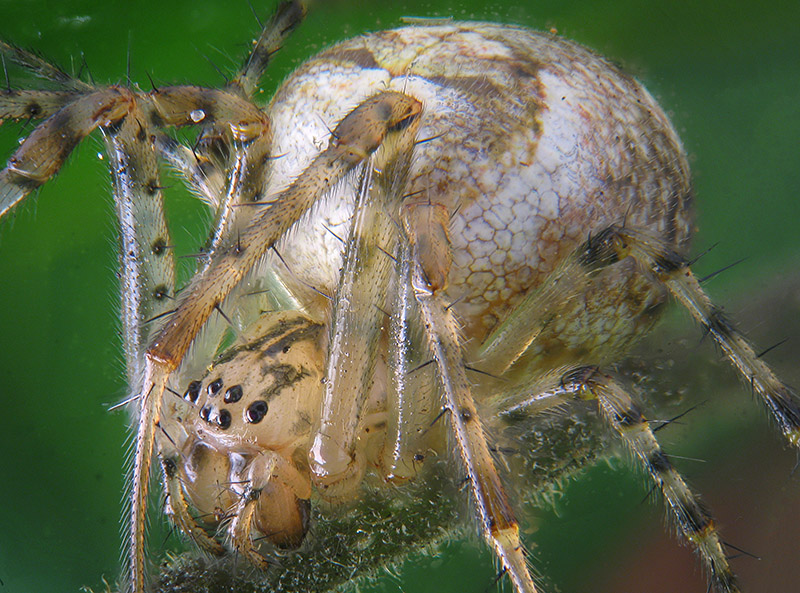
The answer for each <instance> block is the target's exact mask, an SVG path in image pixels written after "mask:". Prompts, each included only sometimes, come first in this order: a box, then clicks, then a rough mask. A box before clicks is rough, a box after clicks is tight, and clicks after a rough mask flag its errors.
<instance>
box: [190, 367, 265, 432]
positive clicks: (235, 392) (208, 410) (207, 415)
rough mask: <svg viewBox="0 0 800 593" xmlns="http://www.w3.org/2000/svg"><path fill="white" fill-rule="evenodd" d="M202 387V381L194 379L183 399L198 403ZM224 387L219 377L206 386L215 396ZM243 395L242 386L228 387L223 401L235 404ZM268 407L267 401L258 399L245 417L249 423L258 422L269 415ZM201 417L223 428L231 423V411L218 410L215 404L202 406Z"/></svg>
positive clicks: (211, 394)
mask: <svg viewBox="0 0 800 593" xmlns="http://www.w3.org/2000/svg"><path fill="white" fill-rule="evenodd" d="M202 387H203V384H202V383H201V382H200V381H192V382H191V383H189V386H188V387H187V388H186V392H185V393H184V394H183V399H185V400H187V401H190V402H192V403H193V404H196V403H197V399H198V398H199V397H200V389H202ZM222 387H223V384H222V379H221V378H219V377H218V378H216V379H214V380H213V381H211V382H210V383H209V384H208V386H207V387H206V393H208V396H209V397H214V396H215V395H217V394H218V393H219V392H220V391H221V390H222ZM243 395H244V391H243V390H242V386H241V385H234V386H233V387H228V389H226V390H225V393H224V394H223V396H222V401H223V402H225V403H226V404H235V403H236V402H238V401H239V400H240V399H242V396H243ZM268 409H269V406H267V402H265V401H264V400H256V401H254V402H253V403H252V404H250V405H249V406H247V410H245V413H244V419H245V421H246V422H248V423H249V424H258V423H259V422H261V421H262V420H263V419H264V416H266V415H267V411H268ZM200 418H202V419H203V420H205V421H206V422H208V423H214V424H216V425H217V426H219V427H220V428H221V429H223V430H225V429H226V428H229V427H230V425H231V413H230V412H229V411H228V410H226V409H224V408H223V409H221V410H219V411H218V412H216V411H215V408H214V406H212V405H211V404H207V405H205V406H203V407H202V409H201V410H200Z"/></svg>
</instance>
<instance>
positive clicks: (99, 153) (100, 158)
mask: <svg viewBox="0 0 800 593" xmlns="http://www.w3.org/2000/svg"><path fill="white" fill-rule="evenodd" d="M97 158H98V159H99V160H101V161H102V160H103V153H102V152H98V153H97Z"/></svg>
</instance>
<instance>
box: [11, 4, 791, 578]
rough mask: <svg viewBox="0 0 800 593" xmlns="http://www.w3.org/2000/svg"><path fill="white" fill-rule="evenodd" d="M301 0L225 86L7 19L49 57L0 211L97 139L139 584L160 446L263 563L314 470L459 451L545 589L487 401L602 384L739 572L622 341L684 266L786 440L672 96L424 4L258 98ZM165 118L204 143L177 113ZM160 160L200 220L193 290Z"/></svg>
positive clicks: (694, 310) (655, 465)
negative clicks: (160, 77) (90, 66)
mask: <svg viewBox="0 0 800 593" xmlns="http://www.w3.org/2000/svg"><path fill="white" fill-rule="evenodd" d="M303 14H304V8H303V6H302V3H300V2H284V3H281V4H280V5H279V7H278V8H277V10H276V12H275V14H274V16H273V18H272V20H271V21H270V22H269V23H268V24H267V25H266V27H265V28H264V31H263V32H262V34H261V36H260V38H259V39H258V41H257V42H256V43H255V45H254V47H253V50H252V52H251V54H250V55H249V57H248V59H247V61H246V62H245V65H244V66H243V67H242V69H241V70H240V71H239V72H238V73H237V75H236V76H235V77H233V78H232V79H231V80H230V82H229V83H228V84H227V85H226V86H225V87H224V88H220V89H211V88H202V87H196V86H166V87H159V88H154V89H153V90H152V91H150V92H143V91H140V90H138V89H133V88H127V87H122V86H109V87H100V86H96V85H94V84H88V83H85V82H83V81H81V80H79V79H77V78H74V77H71V76H69V75H67V74H66V73H64V72H63V71H61V70H59V69H57V68H55V67H54V66H52V65H50V64H48V63H46V62H44V61H43V60H42V59H40V58H39V57H37V56H35V55H33V54H30V53H28V52H25V51H22V50H19V49H17V48H15V47H13V46H10V45H7V44H0V50H2V53H3V55H4V56H5V59H7V60H10V61H13V62H16V63H17V64H20V65H22V66H23V67H25V68H27V69H30V70H32V71H34V72H35V73H37V74H38V75H40V76H42V77H44V78H46V79H48V80H50V81H52V82H54V83H56V86H57V90H54V91H53V90H48V91H44V90H22V89H19V90H12V89H9V90H5V91H1V92H0V121H2V120H4V119H12V120H16V119H27V118H34V119H41V120H43V121H42V122H41V123H40V124H39V125H38V127H36V128H35V129H34V130H33V131H32V133H31V134H30V135H29V136H28V137H27V139H26V140H25V141H24V142H23V143H22V144H21V146H20V147H19V149H18V150H17V151H16V152H15V153H14V154H13V155H12V156H11V157H10V159H9V161H8V165H7V167H6V168H5V169H3V170H2V172H0V216H2V215H4V214H7V213H8V212H9V211H10V210H11V209H12V208H13V207H14V206H15V205H16V204H17V203H18V202H20V201H21V200H22V199H23V198H24V197H25V196H26V195H27V194H28V193H30V192H31V191H32V190H34V189H36V188H37V187H39V186H40V185H42V184H43V183H45V182H47V180H48V179H50V178H51V177H52V176H53V175H55V174H56V172H57V171H58V170H59V168H60V167H61V166H62V164H63V163H64V161H65V159H66V158H67V156H68V155H69V153H70V152H71V151H72V149H73V148H74V147H75V146H76V145H77V144H78V143H79V142H80V141H81V140H82V139H83V138H84V137H86V136H87V135H88V134H89V133H91V132H92V131H93V130H95V129H99V130H100V131H101V133H102V135H103V138H104V142H105V147H106V152H107V154H108V157H109V162H110V169H111V174H112V179H113V192H114V198H115V203H116V209H117V214H118V217H119V229H120V236H121V253H120V264H121V269H122V274H121V277H122V284H123V286H122V294H123V299H122V314H123V324H124V334H125V347H126V355H127V367H128V378H129V382H130V385H131V392H132V396H131V399H130V405H131V407H132V408H134V410H135V417H136V421H135V427H136V428H135V430H136V441H135V444H136V448H135V457H134V464H133V475H132V481H131V514H130V519H129V530H128V532H129V542H128V545H129V555H128V563H129V566H128V568H129V578H130V587H131V588H132V590H133V591H134V592H135V593H142V592H143V591H144V590H145V535H144V516H145V511H146V506H147V500H148V482H149V476H150V473H151V465H152V461H153V459H154V458H157V459H158V460H159V463H160V466H161V470H162V471H161V474H162V479H163V484H164V489H165V491H166V495H167V505H166V509H167V513H168V515H169V516H170V517H171V519H172V521H173V522H174V523H175V525H176V526H177V527H178V528H179V529H180V530H181V531H182V532H183V533H184V534H185V535H186V536H188V537H189V538H190V539H191V540H192V541H194V542H195V543H196V544H197V545H198V546H200V547H201V548H202V549H204V550H206V551H208V552H210V553H213V554H224V553H225V550H226V548H227V549H230V550H233V551H235V552H236V554H238V555H239V556H241V557H243V558H246V559H247V560H249V561H250V562H251V563H252V564H254V565H255V566H257V567H260V568H263V569H264V570H267V571H276V570H282V569H281V568H280V567H276V566H274V564H275V561H274V559H273V551H274V550H275V549H276V548H278V549H295V548H297V547H299V546H301V545H302V543H303V541H304V538H306V535H307V532H308V531H309V528H310V527H309V524H310V517H311V510H312V508H313V505H314V504H315V502H316V501H317V500H320V499H321V500H324V501H327V502H328V503H337V502H340V501H352V500H354V499H356V498H357V497H358V493H359V491H360V490H361V489H362V487H363V484H364V481H365V479H366V478H367V477H368V478H370V480H371V481H372V482H375V481H376V480H375V479H376V478H377V479H378V481H384V482H388V483H391V484H395V485H397V486H398V487H399V488H404V487H407V486H406V485H405V484H406V482H416V481H419V480H425V479H426V477H425V474H426V472H429V471H430V470H429V466H430V465H431V463H430V461H429V460H431V459H432V458H435V457H437V456H438V457H447V456H448V455H449V456H450V457H451V458H452V459H454V460H456V461H457V463H455V464H452V469H451V474H452V476H451V477H452V479H453V481H454V482H458V483H459V484H461V485H462V486H463V490H466V491H467V492H468V496H469V497H470V499H471V503H472V507H473V509H474V515H475V519H476V521H477V524H478V525H479V529H480V532H481V533H482V535H483V537H484V538H485V540H486V541H487V543H488V544H489V546H490V547H491V548H492V549H493V550H494V552H495V554H496V555H497V557H498V559H499V562H500V564H501V567H502V571H503V573H504V574H505V575H507V577H508V579H509V580H510V581H511V583H512V586H513V588H514V590H515V591H517V592H518V593H523V592H524V593H533V592H535V591H536V590H537V589H536V586H535V585H534V581H533V579H532V577H531V571H530V570H529V567H528V560H527V558H526V554H525V549H524V546H523V542H522V541H521V538H520V531H519V528H518V523H517V520H516V518H515V513H514V511H513V507H514V504H513V501H510V500H509V496H508V494H507V491H508V489H507V487H506V486H505V485H504V477H503V476H504V474H503V472H501V471H499V470H498V463H497V460H496V453H497V451H498V449H499V446H498V439H499V437H498V436H497V435H498V431H502V426H503V425H504V423H509V422H512V419H513V418H514V417H518V416H519V415H528V416H532V415H534V414H538V413H541V412H542V411H544V410H548V409H552V408H554V407H556V406H564V405H571V404H572V403H573V402H575V401H576V400H593V401H595V402H596V404H597V407H598V409H599V411H600V416H601V417H602V418H603V419H604V422H605V424H606V425H607V427H608V428H610V429H611V432H613V433H615V434H616V435H617V436H618V437H619V439H621V440H622V442H623V443H624V444H625V445H626V446H627V447H628V448H629V449H630V451H631V452H632V453H633V454H634V457H635V458H637V459H638V460H639V462H640V463H641V464H642V466H643V468H644V469H645V471H646V473H647V474H648V475H649V476H650V478H651V479H652V480H653V482H654V484H655V487H656V488H657V490H658V491H659V492H660V493H661V494H662V496H663V498H664V501H665V503H666V505H667V507H668V508H669V510H670V512H671V514H672V518H673V520H674V522H675V524H676V525H677V528H678V530H679V532H680V533H681V535H682V536H683V537H684V538H685V539H686V540H687V541H688V542H689V543H690V544H691V545H692V546H694V547H695V549H696V550H697V552H698V554H699V556H700V557H701V559H702V561H703V563H704V564H705V566H706V568H707V570H708V573H709V578H710V580H711V583H712V585H713V587H714V589H715V590H716V591H719V592H734V591H738V588H737V585H736V579H735V577H734V575H733V573H732V571H731V569H730V567H729V565H728V561H727V558H726V553H725V550H724V547H723V545H722V543H721V542H720V539H719V536H718V534H717V531H716V529H715V527H714V523H713V521H712V519H711V517H710V515H709V514H708V513H707V512H706V511H705V510H704V508H703V507H702V506H701V505H700V504H699V502H698V499H697V497H696V495H695V494H694V493H693V492H692V491H691V489H690V488H689V487H688V486H687V485H686V483H685V482H684V480H683V479H682V478H681V476H680V475H679V474H678V473H677V471H676V470H675V468H674V467H673V466H672V464H671V463H670V460H669V458H668V457H667V456H666V455H665V453H664V452H663V451H662V449H661V447H660V446H659V444H658V442H657V441H656V439H655V437H654V435H653V431H652V430H651V428H650V426H649V425H648V423H647V421H646V420H645V416H644V414H643V412H642V411H641V410H640V408H639V406H638V405H637V404H636V403H635V402H634V398H633V397H632V396H631V394H630V392H629V390H628V389H627V388H626V387H625V386H624V385H623V384H622V382H620V381H619V380H617V379H616V378H615V377H614V376H613V375H612V374H610V373H609V370H608V367H609V365H610V364H611V363H613V362H615V361H618V360H620V359H621V358H622V357H623V356H624V355H625V353H626V352H627V351H628V350H629V348H630V346H631V344H632V343H633V342H634V341H635V340H636V339H638V338H639V337H641V336H642V335H643V334H644V333H645V332H646V331H647V329H648V328H649V327H650V326H651V325H652V323H653V321H654V320H655V318H656V317H657V315H658V313H659V312H660V311H661V309H662V305H663V304H664V303H665V302H666V300H667V299H668V297H670V296H671V297H673V298H674V299H676V300H677V301H678V302H680V303H681V304H682V305H683V306H684V307H686V308H687V309H688V310H689V312H690V313H691V314H692V316H693V317H694V318H695V319H696V320H697V321H698V322H699V323H700V324H702V326H703V327H704V328H705V329H706V330H707V331H708V333H709V334H710V335H711V336H712V337H713V338H714V339H715V340H716V341H717V343H718V344H719V346H720V348H721V349H722V351H723V352H724V353H725V354H726V355H727V357H728V358H729V359H730V361H731V362H732V363H733V365H734V366H735V367H736V368H737V369H738V371H739V372H740V373H741V375H742V376H743V377H744V378H745V379H746V380H747V381H748V383H750V384H751V385H752V388H753V390H754V391H755V392H756V393H757V394H758V395H759V396H760V397H761V399H762V400H763V402H764V403H765V404H766V406H767V408H768V409H769V410H770V412H771V413H772V415H773V416H774V418H775V419H776V421H777V423H778V426H779V427H780V429H781V430H782V431H783V433H784V435H785V436H786V438H787V439H788V441H789V442H790V443H791V444H793V445H797V444H798V440H800V410H799V409H798V404H797V401H796V399H795V398H794V396H793V395H792V394H791V392H790V391H789V389H788V388H787V387H786V386H785V385H784V384H783V383H782V382H781V381H780V380H779V379H777V378H776V377H775V375H774V374H773V373H772V371H771V370H770V369H769V368H768V367H767V366H766V364H765V363H764V362H763V361H762V360H761V359H760V358H759V357H758V356H756V355H755V353H754V351H753V349H752V348H751V346H750V345H749V344H748V342H747V341H746V340H745V339H744V338H743V337H742V336H741V335H740V334H739V333H738V332H737V331H736V330H735V329H734V327H733V326H732V324H731V323H730V322H729V321H728V320H727V319H726V318H725V317H724V316H723V314H722V313H721V311H720V310H719V309H718V308H717V307H715V306H714V305H713V304H712V303H711V302H710V301H709V299H708V298H707V297H706V295H705V294H704V292H703V291H702V289H701V288H700V286H699V283H698V281H697V280H696V279H695V277H694V276H693V275H692V273H691V271H690V270H689V267H688V263H687V260H686V259H685V253H686V249H687V242H688V240H689V238H690V228H691V225H692V218H691V200H692V190H691V183H690V176H689V169H688V165H687V161H686V157H685V154H684V151H683V148H682V147H681V144H680V141H679V139H678V137H677V135H676V133H675V131H674V130H673V128H672V126H671V124H670V122H669V121H668V119H667V117H666V116H665V115H664V113H663V111H662V110H661V109H660V108H659V106H658V105H657V104H656V103H655V101H654V100H653V99H652V97H651V96H650V95H649V94H648V93H647V91H646V90H645V89H643V88H642V86H641V85H640V84H639V83H638V82H637V81H636V80H634V79H632V78H631V77H629V76H627V75H625V74H623V73H621V72H620V71H619V70H618V69H617V68H616V67H614V66H612V65H611V64H609V63H608V62H607V61H605V60H604V59H603V58H601V57H599V56H597V55H596V54H594V53H592V52H591V51H588V50H586V49H585V48H583V47H581V46H579V45H576V44H574V43H572V42H569V41H567V40H564V39H562V38H560V37H558V36H556V35H554V34H547V33H538V32H534V31H530V30H527V29H524V28H519V27H512V26H504V25H496V24H489V23H458V22H433V21H431V22H425V21H415V22H414V23H413V24H412V25H411V26H407V27H405V28H401V29H396V30H391V31H383V32H378V33H373V34H368V35H364V36H361V37H357V38H355V39H351V40H348V41H344V42H341V43H339V44H337V45H335V46H333V47H331V48H329V49H327V50H325V51H323V52H322V53H320V54H319V55H317V56H315V57H313V58H312V59H310V60H309V61H307V62H306V63H304V64H303V65H302V66H300V68H298V70H297V71H296V72H295V73H294V74H293V75H292V76H291V77H290V78H289V79H288V80H287V81H286V82H285V83H284V84H283V85H282V86H281V88H280V89H279V90H278V92H277V93H276V94H275V96H274V98H273V99H272V101H271V103H270V104H269V105H268V106H267V107H265V108H262V107H260V106H258V105H256V104H255V103H254V102H253V100H252V96H253V94H254V91H255V90H256V88H257V85H258V82H259V79H260V77H261V75H262V73H263V72H264V70H265V68H266V66H267V64H268V62H269V60H270V57H271V56H272V54H273V53H274V52H275V51H276V50H277V49H278V48H279V47H280V45H281V44H282V43H283V41H284V40H285V38H286V37H287V36H288V34H289V33H290V32H291V30H292V29H293V28H294V27H295V26H296V25H297V24H298V23H299V22H300V21H301V20H302V16H303ZM178 126H194V127H196V128H197V129H198V136H197V141H196V143H194V144H193V145H191V146H187V145H184V144H182V143H181V142H180V141H178V140H176V139H175V138H174V137H173V136H170V135H168V134H167V131H168V129H169V128H171V127H178ZM159 161H163V162H166V163H168V164H170V165H171V166H172V167H174V168H175V169H176V170H177V171H179V172H180V173H181V174H182V175H183V177H184V178H185V180H186V183H187V185H188V186H189V187H190V188H191V189H192V190H193V191H194V193H195V194H196V195H197V196H198V197H199V198H200V199H202V200H203V201H205V202H206V203H207V204H208V205H209V207H210V208H211V209H212V211H213V212H214V215H215V221H216V222H215V225H214V228H213V232H212V234H211V236H210V237H209V239H208V241H207V243H206V245H205V249H204V257H203V258H202V259H201V263H200V265H199V269H198V272H197V274H196V275H195V277H194V278H193V279H192V280H191V282H189V284H188V285H187V286H185V287H183V288H182V289H181V290H180V293H178V292H177V290H176V286H175V275H174V256H173V253H172V250H171V249H170V248H169V246H170V245H171V241H170V237H169V229H168V226H167V223H166V220H165V217H164V212H163V204H162V193H163V188H162V185H161V183H160V180H159V172H158V164H159ZM448 450H449V451H448Z"/></svg>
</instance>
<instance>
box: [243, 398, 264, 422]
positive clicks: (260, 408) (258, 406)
mask: <svg viewBox="0 0 800 593" xmlns="http://www.w3.org/2000/svg"><path fill="white" fill-rule="evenodd" d="M268 409H269V407H268V406H267V402H265V401H264V400H258V401H254V402H253V403H252V404H250V405H249V406H248V407H247V410H246V411H245V413H244V418H245V420H247V422H249V423H250V424H258V423H259V422H261V421H262V420H263V419H264V416H266V415H267V410H268Z"/></svg>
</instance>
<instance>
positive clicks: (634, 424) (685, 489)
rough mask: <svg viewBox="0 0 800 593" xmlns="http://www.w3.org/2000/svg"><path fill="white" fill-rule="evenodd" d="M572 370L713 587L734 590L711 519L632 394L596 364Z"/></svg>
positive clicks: (725, 592)
mask: <svg viewBox="0 0 800 593" xmlns="http://www.w3.org/2000/svg"><path fill="white" fill-rule="evenodd" d="M572 376H573V377H574V378H575V381H576V382H577V383H578V384H580V385H582V391H583V394H584V395H583V397H591V398H596V399H597V402H598V406H599V408H600V411H601V412H602V415H603V417H604V419H605V420H606V422H607V423H608V424H609V425H610V426H611V427H612V428H613V429H614V431H615V432H616V433H617V434H618V435H619V436H620V438H621V439H622V441H623V442H624V443H625V445H626V446H627V447H628V449H629V450H630V451H631V453H632V454H633V455H634V457H636V458H637V459H638V460H639V461H640V462H641V464H642V466H643V467H644V469H645V471H646V472H647V474H648V475H649V476H650V478H651V479H652V480H653V483H654V484H655V485H656V487H657V488H658V490H659V491H660V492H661V495H662V496H663V497H664V500H665V502H666V504H667V508H668V509H669V511H670V514H671V515H672V518H673V519H674V521H675V523H676V525H677V527H678V530H679V531H680V533H681V535H682V536H683V537H684V538H685V539H686V540H687V541H688V542H689V543H691V544H692V546H693V547H694V548H695V550H697V552H698V554H699V555H700V558H701V559H702V560H703V563H704V565H705V567H706V568H707V569H708V572H709V577H710V580H711V584H712V585H713V587H714V591H717V592H719V593H737V592H738V591H739V587H738V586H737V583H736V576H735V575H734V574H733V572H732V571H731V568H730V566H729V565H728V560H727V558H726V556H725V550H724V549H723V547H722V542H720V539H719V534H718V533H717V529H716V527H715V526H714V520H713V519H712V517H711V515H710V514H709V513H708V511H706V509H705V508H704V507H703V505H702V504H701V502H700V500H699V498H698V497H697V495H696V494H695V493H694V492H692V490H691V488H689V486H688V485H687V484H686V482H685V481H684V480H683V478H682V477H681V475H680V474H679V473H678V471H677V470H676V469H675V468H674V467H673V465H672V462H671V461H670V460H669V457H668V456H667V455H666V454H665V453H664V451H663V449H662V448H661V446H660V445H659V444H658V441H657V440H656V437H655V435H654V434H653V430H652V429H651V428H650V425H649V424H648V423H647V420H646V419H645V417H644V415H643V414H642V411H641V410H640V409H639V406H638V405H637V404H636V403H635V402H634V401H633V398H632V397H631V396H630V394H629V393H628V392H627V391H626V390H625V389H624V388H623V387H622V386H621V385H620V384H619V383H618V382H617V381H615V380H614V379H613V378H612V377H610V376H608V375H605V374H602V373H600V372H599V371H597V369H595V368H583V369H577V370H576V372H575V373H573V374H572Z"/></svg>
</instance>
